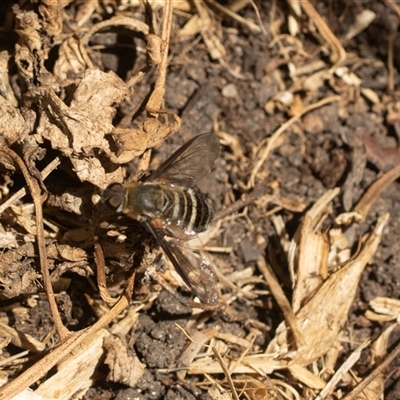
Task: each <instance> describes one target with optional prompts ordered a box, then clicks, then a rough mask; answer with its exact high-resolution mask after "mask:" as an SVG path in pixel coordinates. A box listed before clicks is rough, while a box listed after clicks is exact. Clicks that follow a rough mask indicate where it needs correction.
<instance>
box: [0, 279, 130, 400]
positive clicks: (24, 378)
mask: <svg viewBox="0 0 400 400" xmlns="http://www.w3.org/2000/svg"><path fill="white" fill-rule="evenodd" d="M134 280H135V274H132V275H131V276H130V277H129V279H128V281H127V285H126V289H125V292H124V294H123V295H122V296H121V297H120V299H119V300H118V301H117V303H115V305H114V307H113V308H112V309H111V310H110V311H109V312H108V313H107V314H105V315H103V316H102V317H101V318H100V319H99V320H98V321H97V322H96V323H95V324H94V325H92V326H91V327H90V328H87V329H83V330H81V331H79V332H76V333H72V334H71V335H70V336H68V337H67V338H66V339H65V341H64V342H62V343H60V344H59V345H58V346H57V347H55V348H54V349H52V350H51V352H50V353H48V354H47V355H46V356H45V357H43V358H42V359H41V360H40V361H38V362H37V363H36V364H34V365H33V366H32V367H31V368H29V369H28V370H26V371H25V372H23V373H22V374H21V375H20V376H18V378H16V379H14V380H13V381H10V382H9V383H7V384H6V385H4V386H2V387H1V391H0V400H9V399H12V398H13V397H15V396H16V395H17V394H18V393H20V392H22V391H23V390H25V389H27V388H28V387H29V386H31V385H32V384H34V383H36V382H37V381H38V380H39V379H40V378H41V377H43V376H44V375H45V374H46V373H47V372H48V371H50V369H51V368H53V367H54V366H55V365H57V364H58V363H59V362H61V361H62V360H63V359H64V357H66V356H68V355H69V354H70V353H71V352H73V351H74V349H75V348H79V346H82V344H83V343H84V342H85V341H87V340H90V338H91V337H92V336H93V335H94V334H95V333H96V332H98V331H99V330H100V329H103V328H105V327H106V326H107V325H108V324H109V323H111V322H112V321H113V320H114V319H115V318H116V317H117V316H118V315H119V314H120V313H121V312H122V311H123V310H124V309H125V308H126V307H128V305H129V302H130V299H131V297H132V292H133V283H134Z"/></svg>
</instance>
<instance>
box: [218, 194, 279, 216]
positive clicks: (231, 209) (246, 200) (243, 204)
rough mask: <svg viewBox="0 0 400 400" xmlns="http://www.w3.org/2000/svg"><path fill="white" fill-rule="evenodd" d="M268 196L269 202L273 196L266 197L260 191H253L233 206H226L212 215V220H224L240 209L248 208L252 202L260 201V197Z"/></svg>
mask: <svg viewBox="0 0 400 400" xmlns="http://www.w3.org/2000/svg"><path fill="white" fill-rule="evenodd" d="M264 196H268V197H269V198H270V200H271V201H272V199H273V196H271V195H267V194H266V193H264V191H262V190H254V191H253V192H252V193H250V194H249V195H248V196H247V197H246V198H244V199H240V200H237V201H235V202H234V203H233V204H231V205H229V206H227V207H226V208H224V209H223V210H221V211H218V212H217V213H215V215H214V220H215V221H218V220H220V219H221V218H224V217H226V216H228V215H232V214H233V213H235V212H237V211H239V210H240V209H241V208H243V207H246V206H248V205H249V204H251V203H253V202H254V201H256V200H258V199H260V198H261V197H264Z"/></svg>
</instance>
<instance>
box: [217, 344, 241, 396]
mask: <svg viewBox="0 0 400 400" xmlns="http://www.w3.org/2000/svg"><path fill="white" fill-rule="evenodd" d="M212 350H213V352H214V355H215V357H216V358H217V360H218V362H219V364H220V365H221V368H222V371H224V374H225V377H226V379H227V381H228V384H229V388H230V389H231V394H232V396H233V398H234V399H235V400H239V396H238V395H237V392H236V389H235V385H234V384H233V382H232V378H231V375H230V373H229V371H228V368H227V367H226V365H225V363H224V360H223V359H222V357H221V356H220V354H219V353H218V350H217V349H216V348H215V347H213V348H212Z"/></svg>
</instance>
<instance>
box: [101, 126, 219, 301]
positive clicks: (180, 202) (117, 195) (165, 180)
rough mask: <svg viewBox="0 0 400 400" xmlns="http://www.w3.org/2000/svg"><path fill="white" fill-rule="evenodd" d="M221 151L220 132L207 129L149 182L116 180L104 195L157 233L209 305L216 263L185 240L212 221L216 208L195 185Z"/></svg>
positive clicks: (215, 295) (214, 296) (214, 286)
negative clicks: (209, 131)
mask: <svg viewBox="0 0 400 400" xmlns="http://www.w3.org/2000/svg"><path fill="white" fill-rule="evenodd" d="M218 151H219V139H218V136H216V135H215V134H213V133H204V134H202V135H199V136H196V137H194V138H193V139H191V140H189V141H188V142H186V143H185V144H184V145H183V146H182V147H180V148H179V149H178V150H177V151H176V152H175V153H174V154H172V155H171V156H170V157H169V158H168V159H167V160H166V161H164V162H163V163H162V164H161V165H160V167H159V168H158V169H157V170H155V171H154V172H153V173H151V174H150V175H149V176H148V177H147V178H146V179H145V181H144V182H130V183H126V184H124V185H122V184H120V183H113V184H111V185H109V186H108V187H107V189H106V190H104V192H103V194H102V201H103V203H105V205H106V206H107V207H108V208H109V209H111V210H113V211H115V212H117V213H123V214H126V215H127V216H129V217H130V218H133V219H135V220H138V221H140V222H141V223H142V224H143V225H144V226H145V227H146V228H147V230H148V231H149V232H151V233H152V234H153V236H154V237H155V238H156V240H157V242H158V243H159V245H160V246H161V248H162V249H163V251H164V253H165V255H166V256H167V257H168V258H169V259H170V261H171V262H172V264H173V266H174V267H175V269H176V271H177V272H178V273H179V275H180V276H181V277H182V279H183V281H184V282H185V283H186V285H187V286H188V287H189V288H190V289H191V291H192V292H193V293H194V294H195V295H196V296H197V297H198V298H199V299H200V300H201V301H202V302H203V303H206V304H210V305H214V304H216V303H218V298H219V295H218V289H217V277H216V274H215V271H214V269H213V265H212V262H211V260H210V258H209V256H208V254H207V253H206V252H205V251H198V250H196V251H194V250H192V249H190V248H189V247H188V246H187V245H186V243H187V241H188V240H190V239H193V238H194V237H196V234H197V233H199V232H202V231H204V230H206V229H207V227H208V226H209V225H210V223H211V221H212V217H213V210H212V207H211V206H210V205H209V203H207V201H206V200H205V199H204V197H203V196H202V195H201V194H200V193H199V192H198V191H197V190H196V189H194V188H193V186H194V185H195V184H196V183H197V182H198V181H199V180H200V179H202V178H203V176H204V175H205V174H206V173H207V172H208V171H209V170H210V169H211V167H212V165H213V164H214V161H215V159H216V158H217V155H218Z"/></svg>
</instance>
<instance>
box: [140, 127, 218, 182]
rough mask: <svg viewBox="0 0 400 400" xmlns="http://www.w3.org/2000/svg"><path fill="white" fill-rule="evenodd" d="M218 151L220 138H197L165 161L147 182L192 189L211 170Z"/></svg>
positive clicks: (204, 136) (215, 136) (209, 136)
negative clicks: (158, 182)
mask: <svg viewBox="0 0 400 400" xmlns="http://www.w3.org/2000/svg"><path fill="white" fill-rule="evenodd" d="M218 150H219V138H218V136H217V135H215V134H214V133H203V134H202V135H199V136H196V137H194V138H193V139H191V140H189V141H188V142H186V143H185V144H184V145H183V146H182V147H180V148H179V149H178V150H177V151H176V152H175V153H174V154H172V156H171V157H169V158H168V159H167V160H165V161H164V162H163V163H162V164H161V165H160V166H159V168H158V169H157V170H155V171H154V172H153V173H152V174H150V176H149V177H148V178H147V181H160V182H163V183H171V184H175V185H178V186H185V187H192V186H193V185H195V184H196V182H198V181H199V180H200V179H201V178H203V176H204V175H205V174H206V173H207V172H208V171H209V170H210V169H211V167H212V165H213V164H214V161H215V159H216V158H217V155H218Z"/></svg>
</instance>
